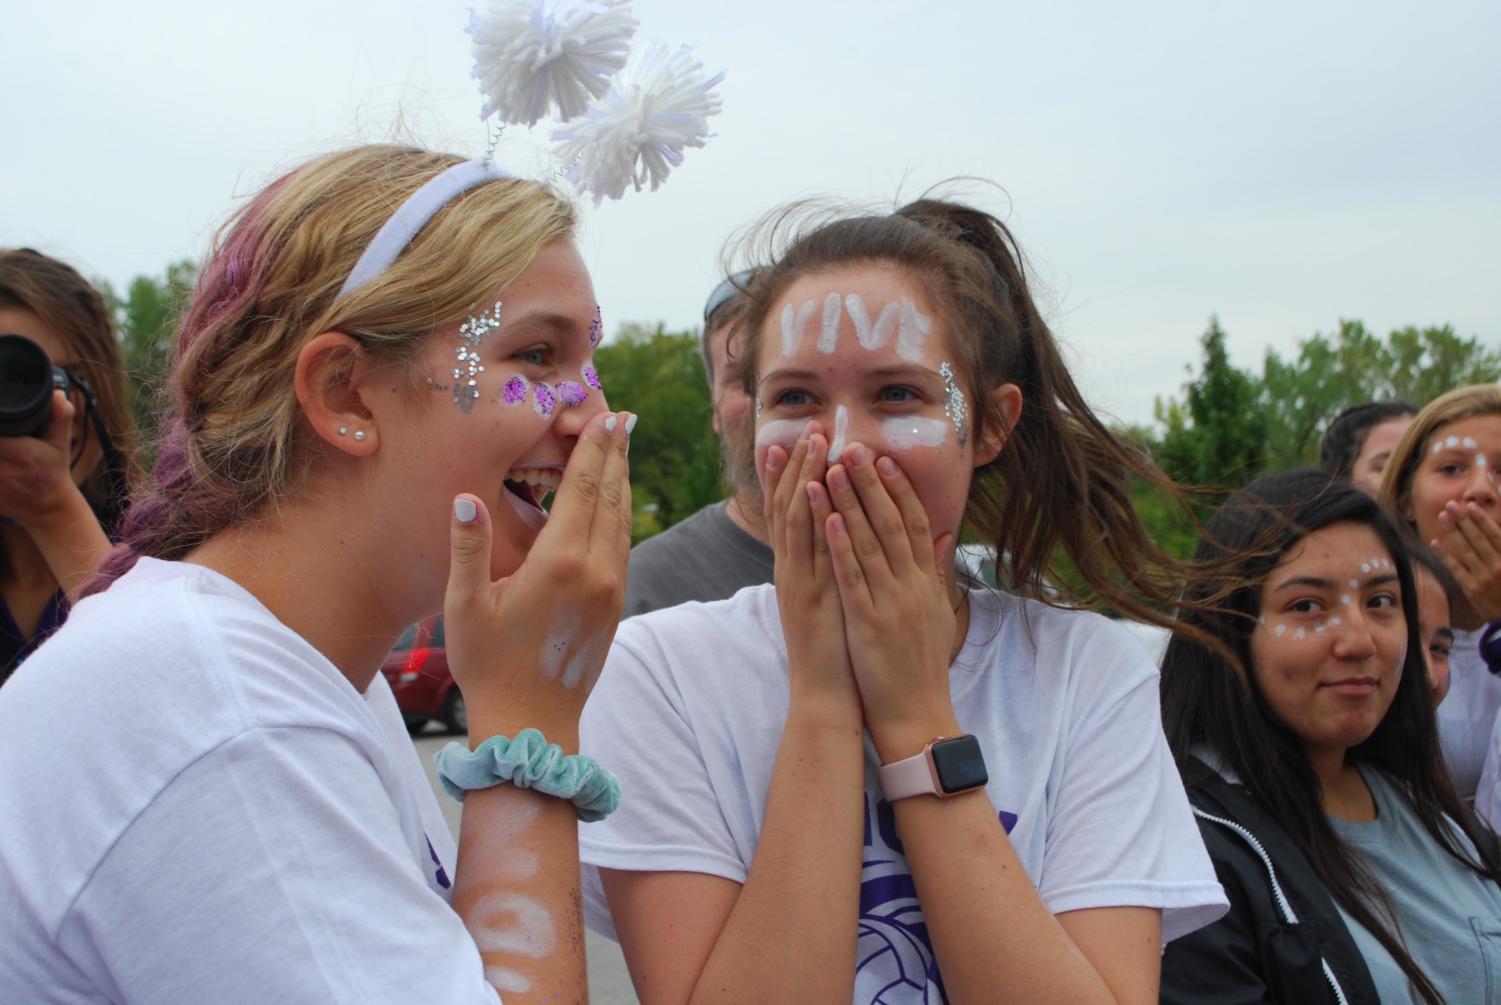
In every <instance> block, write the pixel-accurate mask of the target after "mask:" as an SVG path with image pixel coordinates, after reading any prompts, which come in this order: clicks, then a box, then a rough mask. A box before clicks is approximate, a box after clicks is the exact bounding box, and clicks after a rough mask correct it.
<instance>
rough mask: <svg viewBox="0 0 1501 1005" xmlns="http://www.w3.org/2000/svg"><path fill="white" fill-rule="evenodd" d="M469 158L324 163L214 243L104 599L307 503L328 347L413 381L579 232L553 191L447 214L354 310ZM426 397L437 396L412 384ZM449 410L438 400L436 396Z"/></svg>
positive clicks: (413, 155)
mask: <svg viewBox="0 0 1501 1005" xmlns="http://www.w3.org/2000/svg"><path fill="white" fill-rule="evenodd" d="M460 161H461V158H459V157H456V156H454V155H452V154H441V153H432V152H429V151H426V150H418V149H413V148H408V147H397V146H366V147H356V148H354V149H351V150H344V151H341V152H338V153H334V154H329V155H327V156H324V157H319V158H317V159H315V160H313V161H311V162H310V163H308V164H305V165H303V166H301V167H299V168H296V169H294V170H292V171H291V172H290V173H288V174H286V175H284V176H282V177H281V178H279V179H277V180H276V181H274V182H272V183H271V184H270V185H268V186H267V187H266V188H265V189H263V190H262V191H261V192H260V193H259V194H258V195H256V196H255V197H253V198H252V199H251V200H250V202H249V203H247V204H246V205H245V206H244V207H243V208H241V209H240V211H239V212H237V213H236V214H235V215H234V216H233V217H232V218H231V219H230V221H229V223H227V224H226V225H225V226H224V227H223V229H221V230H220V232H219V234H218V235H217V237H216V239H215V245H214V248H213V251H212V253H211V254H210V256H209V259H208V262H207V263H206V264H205V265H204V268H203V271H202V272H201V273H200V274H199V279H198V286H197V288H196V290H195V291H194V292H193V295H192V298H191V300H190V301H189V304H188V309H187V312H186V313H185V315H184V316H183V319H182V323H181V327H180V329H179V331H178V340H177V341H178V345H177V359H176V363H175V364H174V367H173V372H172V382H171V390H172V403H171V412H172V414H171V415H170V416H169V419H168V421H167V422H165V423H164V424H163V432H162V442H161V445H160V448H159V450H158V452H157V460H156V468H155V470H154V472H153V475H152V484H151V485H150V486H149V487H147V488H146V489H145V490H144V491H142V492H141V493H140V494H138V496H137V497H136V498H135V499H134V500H132V503H131V509H130V512H129V513H128V514H127V515H126V519H125V526H124V539H125V545H124V547H122V548H119V549H116V552H115V553H113V554H111V556H110V557H109V559H107V560H106V562H105V566H104V569H103V570H102V574H101V577H100V579H99V580H97V581H96V582H95V583H93V584H90V588H89V589H90V590H97V589H102V588H103V587H104V586H105V585H107V584H108V582H109V581H111V580H112V579H113V578H114V577H116V576H119V575H121V574H123V573H124V572H125V571H126V570H127V569H129V568H130V567H131V566H132V565H133V564H134V563H135V559H136V557H137V556H138V555H150V556H152V557H155V558H163V559H176V558H181V557H183V556H184V555H186V554H188V553H189V552H191V551H192V550H193V549H194V548H196V547H198V546H199V545H201V544H203V543H204V542H205V541H207V540H208V539H209V538H211V537H213V536H214V535H215V534H217V533H219V532H220V531H222V530H225V529H227V528H229V527H231V526H234V525H236V524H238V523H241V522H245V521H251V520H255V519H257V518H258V517H259V515H260V514H261V513H262V512H264V510H265V509H266V508H267V507H268V506H271V505H274V504H275V503H276V502H277V501H279V500H282V499H285V498H288V497H289V494H291V493H293V492H295V491H296V490H297V489H298V487H299V485H300V483H301V479H302V476H303V474H304V472H305V471H306V470H307V468H308V466H309V465H310V464H313V463H314V462H315V461H316V458H317V456H318V454H319V451H320V447H319V446H318V441H317V438H316V437H314V436H312V435H311V434H310V433H309V431H308V430H307V429H306V426H305V424H304V423H303V422H302V411H301V407H300V405H299V404H298V401H297V396H296V393H295V390H294V386H293V379H294V373H295V369H296V365H297V356H298V353H299V352H300V351H301V349H302V347H303V346H304V345H305V344H306V343H307V341H308V340H309V339H311V338H313V337H314V336H316V335H317V334H319V333H320V332H326V331H339V332H344V333H346V334H348V335H350V336H352V337H353V338H355V339H357V340H358V341H359V343H360V346H361V348H362V349H363V350H364V351H365V353H367V354H368V355H369V357H370V358H371V359H372V360H374V361H376V362H377V363H379V364H382V365H391V366H403V365H406V364H408V363H409V362H410V360H411V359H412V357H413V356H414V355H415V354H416V353H417V352H418V351H419V350H420V349H421V347H422V346H423V344H424V339H425V338H426V337H427V334H428V333H429V332H431V331H433V330H434V329H436V328H441V327H443V326H445V325H450V324H455V323H457V322H458V321H460V320H461V319H462V318H464V316H465V315H467V314H469V313H470V312H471V311H473V310H474V309H475V308H476V307H479V306H480V302H481V300H482V299H483V298H484V297H486V296H488V295H491V294H493V292H494V291H495V289H496V288H497V287H500V286H504V285H505V284H506V283H508V282H509V281H510V280H512V279H514V278H515V277H516V276H517V275H519V274H520V273H521V272H522V271H523V270H524V269H525V268H526V267H527V266H528V265H530V264H531V262H532V260H533V259H534V258H536V256H537V254H538V253H539V252H541V251H542V249H543V248H544V247H546V246H547V245H548V244H549V243H551V242H552V241H555V240H558V239H562V238H569V237H571V236H572V235H573V233H574V229H575V216H574V212H573V207H572V206H571V204H570V203H569V202H568V201H567V200H566V199H565V198H563V197H562V196H561V195H559V194H558V193H557V192H556V191H554V190H553V189H551V188H548V187H547V186H546V185H543V184H540V183H538V182H532V181H523V180H519V179H496V180H493V181H488V182H485V183H484V184H481V185H478V186H475V187H474V188H472V189H469V190H468V191H467V192H464V193H463V194H461V195H459V196H456V197H455V198H453V199H452V200H450V201H449V202H448V203H447V204H446V205H445V206H444V207H443V208H442V209H440V210H438V212H437V213H435V214H434V215H433V217H432V219H431V220H429V221H428V222H427V224H426V225H425V226H424V227H423V228H422V230H421V231H420V232H419V233H418V234H417V236H416V237H415V238H413V239H412V241H411V243H410V244H409V245H407V247H406V248H405V249H404V250H403V251H402V253H401V255H400V256H399V257H398V258H397V259H396V261H395V262H394V263H393V264H392V265H391V266H390V267H389V268H387V269H386V270H385V271H384V272H382V273H381V274H380V275H379V276H377V277H376V278H374V279H372V280H371V281H369V282H367V283H365V284H364V285H363V286H360V287H358V288H357V289H355V290H354V291H352V292H350V293H348V294H346V295H343V296H340V289H341V287H342V286H343V284H344V281H345V280H346V279H347V278H348V276H349V274H350V271H351V270H352V269H353V268H354V265H355V262H356V261H357V260H358V259H359V257H360V254H361V253H362V252H363V251H364V249H365V248H366V247H367V246H368V245H369V244H370V241H371V238H373V237H374V236H375V233H376V231H377V230H378V229H379V228H380V227H381V226H382V225H383V224H384V223H385V222H386V221H387V220H388V219H389V218H390V217H391V214H392V213H394V212H395V211H396V209H397V208H398V207H400V206H401V205H402V203H403V202H404V201H405V200H406V199H407V197H408V196H410V195H411V194H412V193H413V192H415V191H416V190H417V189H418V188H420V187H421V186H422V185H424V184H426V183H427V182H428V181H430V180H431V179H432V178H433V177H434V176H436V175H437V174H439V173H440V172H442V171H444V170H446V169H447V168H449V167H452V166H453V165H455V164H457V163H459V162H460ZM410 386H411V393H413V394H424V393H427V390H426V389H425V388H423V387H421V386H420V381H418V380H417V379H416V377H415V375H414V376H413V379H412V381H411V382H410ZM433 397H434V398H436V396H433Z"/></svg>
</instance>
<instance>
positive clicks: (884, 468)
mask: <svg viewBox="0 0 1501 1005" xmlns="http://www.w3.org/2000/svg"><path fill="white" fill-rule="evenodd" d="M876 470H877V471H879V472H881V475H882V477H884V478H895V477H896V461H893V460H892V459H891V458H890V457H882V458H881V459H880V460H878V461H876Z"/></svg>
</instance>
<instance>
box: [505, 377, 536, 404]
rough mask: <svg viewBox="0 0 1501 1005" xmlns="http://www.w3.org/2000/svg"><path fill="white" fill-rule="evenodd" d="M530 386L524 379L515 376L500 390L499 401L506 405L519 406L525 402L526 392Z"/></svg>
mask: <svg viewBox="0 0 1501 1005" xmlns="http://www.w3.org/2000/svg"><path fill="white" fill-rule="evenodd" d="M530 386H531V385H529V384H528V383H527V382H526V378H525V377H523V376H521V375H520V374H517V375H516V376H514V377H512V378H511V379H510V380H508V381H506V384H505V387H503V388H501V389H500V400H501V401H503V402H505V403H506V404H507V405H519V404H521V403H522V402H523V401H525V400H526V391H527V388H528V387H530Z"/></svg>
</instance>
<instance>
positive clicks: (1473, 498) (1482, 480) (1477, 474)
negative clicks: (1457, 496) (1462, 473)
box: [1464, 456, 1496, 507]
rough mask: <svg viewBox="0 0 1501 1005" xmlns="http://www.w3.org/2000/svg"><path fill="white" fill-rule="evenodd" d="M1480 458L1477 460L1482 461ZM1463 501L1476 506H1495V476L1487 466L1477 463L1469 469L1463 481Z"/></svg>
mask: <svg viewBox="0 0 1501 1005" xmlns="http://www.w3.org/2000/svg"><path fill="white" fill-rule="evenodd" d="M1484 459H1485V458H1484V457H1483V456H1482V457H1480V458H1479V460H1481V461H1483V460H1484ZM1464 501H1465V502H1472V503H1474V504H1475V505H1477V506H1485V507H1491V506H1494V505H1495V504H1496V476H1495V475H1494V474H1493V473H1492V472H1491V469H1490V466H1489V465H1487V464H1482V463H1477V464H1475V465H1473V466H1472V467H1471V468H1470V474H1469V476H1468V477H1467V478H1466V479H1465V489H1464Z"/></svg>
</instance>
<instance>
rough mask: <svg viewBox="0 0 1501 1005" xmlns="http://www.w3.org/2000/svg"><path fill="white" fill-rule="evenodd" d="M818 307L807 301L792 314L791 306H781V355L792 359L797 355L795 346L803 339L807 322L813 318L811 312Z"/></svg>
mask: <svg viewBox="0 0 1501 1005" xmlns="http://www.w3.org/2000/svg"><path fill="white" fill-rule="evenodd" d="M817 306H818V305H817V304H815V303H814V302H813V301H811V300H809V301H806V302H804V304H803V305H802V306H801V307H799V308H798V309H797V313H796V314H793V312H792V305H791V304H783V305H782V355H783V356H787V357H789V358H790V357H792V356H794V355H796V354H797V344H798V343H799V342H801V341H802V339H803V329H805V328H807V327H808V321H809V319H810V318H812V317H813V310H814V308H815V307H817Z"/></svg>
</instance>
